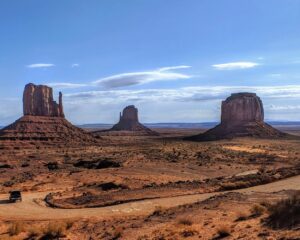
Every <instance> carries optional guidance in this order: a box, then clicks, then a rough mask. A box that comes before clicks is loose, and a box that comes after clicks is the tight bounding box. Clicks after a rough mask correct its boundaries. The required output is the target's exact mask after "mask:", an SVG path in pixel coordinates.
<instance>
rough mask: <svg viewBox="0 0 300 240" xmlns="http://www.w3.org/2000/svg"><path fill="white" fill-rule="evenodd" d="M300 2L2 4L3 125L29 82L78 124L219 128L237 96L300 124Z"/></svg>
mask: <svg viewBox="0 0 300 240" xmlns="http://www.w3.org/2000/svg"><path fill="white" fill-rule="evenodd" d="M299 22H300V1H297V0H263V1H262V0H243V1H240V0H184V1H182V0H126V1H124V0H43V1H40V0H26V1H18V0H2V1H1V2H0V50H1V54H0V79H1V80H0V81H1V88H0V125H4V124H8V123H10V122H12V121H14V120H15V119H17V118H18V117H20V116H21V115H22V102H21V101H22V91H23V88H24V85H25V84H26V83H28V82H33V83H36V84H48V85H51V86H53V87H54V90H55V93H56V95H57V94H58V91H62V92H63V94H64V107H65V112H66V116H67V118H68V119H69V120H71V121H72V122H74V123H76V124H79V123H96V122H102V123H113V122H116V121H117V119H118V116H119V115H118V113H119V111H121V110H122V108H124V107H125V106H126V105H129V104H135V105H136V106H137V107H138V108H139V113H140V119H141V121H143V122H202V121H218V120H219V118H220V103H221V101H222V99H224V98H226V97H227V96H229V95H230V93H232V92H238V91H252V92H257V94H258V95H259V96H260V97H261V98H262V100H263V102H264V107H265V112H266V114H265V115H266V119H267V120H290V121H295V120H296V121H297V120H300V28H299Z"/></svg>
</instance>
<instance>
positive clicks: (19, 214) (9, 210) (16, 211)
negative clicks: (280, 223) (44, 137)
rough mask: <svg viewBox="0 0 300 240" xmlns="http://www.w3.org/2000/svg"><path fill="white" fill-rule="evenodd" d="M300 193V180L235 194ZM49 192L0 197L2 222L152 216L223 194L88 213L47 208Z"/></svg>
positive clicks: (91, 210)
mask: <svg viewBox="0 0 300 240" xmlns="http://www.w3.org/2000/svg"><path fill="white" fill-rule="evenodd" d="M288 189H294V190H300V176H296V177H292V178H288V179H285V180H281V181H278V182H274V183H269V184H266V185H260V186H256V187H251V188H246V189H241V190H237V191H236V192H241V193H246V194H250V193H252V192H276V191H281V190H288ZM47 193H48V192H36V193H24V194H23V201H22V202H17V203H7V201H6V199H7V198H8V196H7V195H3V194H2V195H0V219H3V220H50V219H51V220H55V219H67V218H102V217H103V218H104V217H110V216H115V217H116V216H119V215H122V216H124V215H133V214H149V213H151V212H152V211H153V210H154V209H155V207H157V206H160V207H174V206H178V205H182V204H189V203H193V202H197V201H203V200H205V199H208V198H209V197H212V196H215V195H218V194H221V193H220V192H219V193H208V194H194V195H185V196H177V197H170V198H158V199H152V200H143V201H136V202H131V203H126V204H120V205H116V206H110V207H102V208H85V209H54V208H49V207H47V206H45V204H44V202H43V201H42V199H44V197H45V196H46V194H47Z"/></svg>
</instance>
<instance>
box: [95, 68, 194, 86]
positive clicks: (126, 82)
mask: <svg viewBox="0 0 300 240" xmlns="http://www.w3.org/2000/svg"><path fill="white" fill-rule="evenodd" d="M183 68H190V66H184V65H183V66H173V67H164V68H160V69H157V70H152V71H145V72H130V73H121V74H117V75H113V76H109V77H105V78H101V79H99V80H97V81H95V82H93V84H94V85H96V86H97V85H98V86H104V87H106V88H118V87H125V86H131V85H137V84H145V83H149V82H154V81H169V80H179V79H189V78H191V77H192V76H190V75H187V74H182V73H178V72H174V71H172V70H177V69H183Z"/></svg>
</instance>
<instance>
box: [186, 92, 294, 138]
mask: <svg viewBox="0 0 300 240" xmlns="http://www.w3.org/2000/svg"><path fill="white" fill-rule="evenodd" d="M221 109H222V112H221V123H220V124H219V125H217V126H216V127H214V128H212V129H210V130H208V131H207V132H204V133H202V134H199V135H196V136H192V137H188V138H186V139H187V140H194V141H213V140H220V139H231V138H236V137H260V138H281V137H287V136H289V135H288V134H285V133H282V132H280V131H279V130H277V129H275V128H273V127H271V126H270V125H268V124H267V123H265V122H264V109H263V104H262V101H261V99H260V98H259V97H258V96H257V95H256V94H255V93H235V94H232V95H231V96H230V97H228V98H227V99H226V100H225V101H223V102H222V108H221Z"/></svg>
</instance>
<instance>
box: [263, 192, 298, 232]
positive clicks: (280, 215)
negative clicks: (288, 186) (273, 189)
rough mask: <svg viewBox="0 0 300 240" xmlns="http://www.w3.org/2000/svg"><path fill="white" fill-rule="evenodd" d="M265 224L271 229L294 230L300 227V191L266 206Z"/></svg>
mask: <svg viewBox="0 0 300 240" xmlns="http://www.w3.org/2000/svg"><path fill="white" fill-rule="evenodd" d="M268 211H269V216H268V218H267V219H266V222H267V224H268V225H269V226H271V227H273V228H294V227H296V226H297V225H300V191H298V192H297V193H295V194H293V195H292V196H290V197H289V198H287V199H284V200H281V201H279V202H277V203H275V204H271V205H269V206H268Z"/></svg>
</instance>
